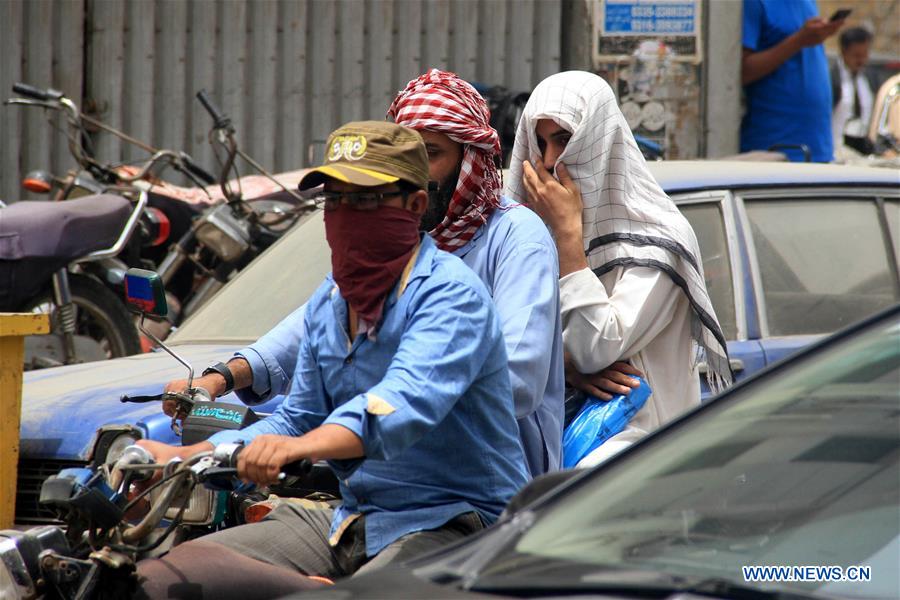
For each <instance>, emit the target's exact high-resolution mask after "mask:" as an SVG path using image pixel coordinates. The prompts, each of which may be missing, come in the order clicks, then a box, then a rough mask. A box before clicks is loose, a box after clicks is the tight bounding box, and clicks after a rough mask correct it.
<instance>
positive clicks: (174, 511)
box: [150, 485, 226, 525]
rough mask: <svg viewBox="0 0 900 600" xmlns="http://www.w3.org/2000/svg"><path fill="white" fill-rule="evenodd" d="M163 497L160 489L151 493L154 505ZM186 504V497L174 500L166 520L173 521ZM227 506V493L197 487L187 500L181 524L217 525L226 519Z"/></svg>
mask: <svg viewBox="0 0 900 600" xmlns="http://www.w3.org/2000/svg"><path fill="white" fill-rule="evenodd" d="M161 495H162V490H161V489H159V488H158V489H155V490H153V491H152V492H150V500H151V502H152V503H154V504H155V503H156V502H158V501H159V497H160V496H161ZM184 502H185V498H184V496H176V497H175V498H173V499H172V503H171V505H170V508H169V509H168V510H167V511H166V518H167V519H169V520H172V519H174V518H175V517H177V516H178V513H179V511H180V510H181V505H182V503H184ZM225 505H226V493H225V492H222V491H216V490H209V489H206V488H205V487H203V486H202V485H198V486H195V487H194V489H193V490H192V491H191V494H190V497H188V498H187V504H185V506H184V512H183V513H182V515H181V522H182V523H184V524H185V525H217V524H219V523H221V522H222V519H223V518H224V517H225Z"/></svg>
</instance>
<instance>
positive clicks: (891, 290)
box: [16, 161, 900, 524]
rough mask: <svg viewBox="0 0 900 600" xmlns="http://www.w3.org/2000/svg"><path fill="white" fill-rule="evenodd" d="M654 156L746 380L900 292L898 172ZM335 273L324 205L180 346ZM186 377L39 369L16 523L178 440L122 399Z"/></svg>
mask: <svg viewBox="0 0 900 600" xmlns="http://www.w3.org/2000/svg"><path fill="white" fill-rule="evenodd" d="M650 166H651V170H652V171H653V172H654V175H655V176H656V177H657V179H658V180H659V182H660V183H661V184H662V186H663V188H664V189H665V190H666V191H667V192H668V193H669V194H670V195H671V196H672V198H673V199H674V200H675V201H676V203H677V204H678V206H679V208H680V209H681V210H682V211H683V212H684V214H685V215H686V216H687V218H688V220H689V221H690V222H691V224H692V225H693V227H694V230H695V231H696V232H697V237H698V238H699V241H700V249H701V253H702V255H703V267H704V271H705V274H706V280H707V285H708V287H709V290H710V294H711V296H712V300H713V304H714V306H715V308H716V312H717V314H718V316H719V319H720V322H721V324H722V327H723V329H724V331H725V334H726V337H727V338H728V340H729V351H730V353H731V357H732V361H733V362H732V367H733V369H734V371H735V373H736V375H737V378H738V379H742V378H744V377H746V376H748V375H749V374H751V373H753V372H756V371H758V370H760V369H761V368H763V367H764V366H765V365H767V364H769V363H772V362H774V361H777V360H778V359H780V358H782V357H783V356H785V355H787V354H789V353H791V352H794V351H795V350H797V349H798V348H800V347H802V346H805V345H807V344H808V343H810V342H811V341H812V340H814V339H817V338H819V337H821V336H823V335H825V334H828V333H831V332H833V331H835V330H837V329H839V328H840V327H842V326H844V325H846V324H849V323H851V322H854V321H857V320H860V319H862V318H864V317H866V316H869V315H871V314H874V313H875V312H877V311H878V310H880V309H881V308H884V307H887V306H890V305H893V304H895V303H897V302H898V301H900V271H898V267H897V264H898V256H900V231H898V230H900V185H898V178H897V174H896V172H894V171H891V170H887V169H870V168H859V167H840V166H833V165H809V164H789V163H784V164H780V163H765V164H763V163H742V162H716V161H684V162H658V163H650ZM329 270H330V260H329V251H328V247H327V244H326V242H325V236H324V227H323V223H322V218H321V214H314V215H312V216H310V217H308V218H307V219H306V220H304V221H302V222H300V223H298V224H297V225H296V226H295V227H294V228H293V229H292V231H291V232H290V233H288V234H286V235H285V236H284V237H283V239H282V240H280V241H279V242H278V243H277V244H275V245H274V246H273V247H272V248H270V249H269V250H268V251H267V252H266V253H265V254H263V255H262V256H260V257H259V258H258V259H257V260H255V261H254V262H253V263H252V264H251V265H250V266H248V267H247V268H246V269H244V270H243V271H242V272H241V273H240V274H239V275H238V276H237V277H235V278H234V280H233V281H231V282H230V283H229V284H228V285H227V286H225V287H224V288H223V289H222V291H221V292H219V294H218V295H217V296H215V297H214V298H213V299H212V300H210V301H209V302H208V303H207V304H206V305H204V306H203V307H202V308H201V309H200V310H199V311H198V312H197V313H196V314H195V315H194V316H193V317H191V318H190V319H189V320H188V321H186V322H185V323H184V324H183V325H182V326H181V328H180V329H179V330H178V331H177V332H175V333H174V334H173V335H172V336H171V337H170V338H169V341H170V342H171V345H172V348H173V349H174V350H175V352H177V353H179V354H180V355H182V356H183V357H184V358H185V359H187V360H188V361H189V362H190V363H191V364H192V365H194V367H195V369H197V370H198V371H200V370H202V369H204V368H205V367H206V366H208V365H210V364H212V363H214V362H217V361H219V360H223V359H225V358H227V357H229V356H230V355H231V354H232V353H233V352H234V351H235V350H237V349H239V348H241V347H244V346H246V345H247V344H248V343H250V342H252V341H253V340H255V339H256V338H258V337H259V336H260V335H262V334H263V333H265V332H266V331H268V330H269V329H270V328H271V327H273V326H274V325H275V324H276V323H278V322H279V321H280V320H281V319H282V318H284V317H285V316H287V315H288V314H289V313H290V312H291V311H292V310H293V309H295V308H296V307H297V306H299V305H300V304H302V303H303V302H304V301H305V300H306V299H307V298H308V297H309V296H310V295H311V294H312V292H313V291H314V290H315V289H316V287H317V286H318V285H319V283H320V282H321V281H322V279H323V278H324V276H325V275H326V273H327V272H328V271H329ZM701 368H702V365H701ZM186 375H187V373H186V370H185V368H184V367H183V366H181V365H180V364H179V363H177V362H176V361H175V360H173V359H172V358H171V357H170V356H169V355H168V354H166V353H164V352H154V353H149V354H143V355H137V356H129V357H126V358H119V359H115V360H109V361H103V362H94V363H85V364H81V365H70V366H65V367H59V368H55V369H47V370H42V371H31V372H28V373H26V374H25V382H24V387H23V399H22V433H21V451H20V452H21V454H20V457H21V458H20V461H19V477H18V491H17V496H16V521H17V522H18V523H22V524H28V523H43V522H49V521H50V520H52V518H53V515H51V514H49V513H48V512H46V511H44V510H42V509H41V508H40V507H39V505H38V503H37V495H38V492H39V490H40V485H41V482H42V481H43V480H44V479H45V478H46V477H47V476H49V475H52V474H55V473H56V472H58V471H59V470H60V469H61V468H64V467H68V466H76V465H84V464H86V463H87V462H89V461H92V460H103V459H104V458H106V457H108V456H112V455H114V454H115V453H116V452H119V451H121V449H122V448H124V447H125V446H126V445H128V444H130V443H131V442H132V441H134V440H135V439H137V438H141V437H142V438H150V439H155V440H160V441H164V442H169V443H177V440H178V438H177V437H176V436H175V435H174V433H173V432H172V430H171V427H170V424H171V423H170V419H169V418H168V417H167V416H165V415H164V414H162V412H161V410H160V406H159V405H158V404H138V405H135V404H122V403H121V402H119V397H120V396H121V395H122V394H128V395H142V394H148V395H149V394H158V393H159V392H160V391H161V388H162V386H163V384H165V383H166V382H167V381H170V380H172V379H177V378H184V377H186ZM223 400H224V401H226V402H229V401H230V402H235V403H237V402H238V400H237V398H236V397H233V396H226V397H225V398H224V399H223ZM280 401H281V399H280V398H275V399H273V400H271V401H269V402H268V403H266V404H264V405H262V406H260V407H259V408H258V412H260V413H263V414H265V413H268V412H271V411H272V410H274V408H275V407H276V406H277V405H278V404H279V402H280Z"/></svg>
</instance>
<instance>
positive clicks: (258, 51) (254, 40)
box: [241, 2, 280, 165]
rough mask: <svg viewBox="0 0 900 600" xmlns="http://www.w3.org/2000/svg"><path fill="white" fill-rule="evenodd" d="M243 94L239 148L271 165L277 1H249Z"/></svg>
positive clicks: (275, 104) (275, 107)
mask: <svg viewBox="0 0 900 600" xmlns="http://www.w3.org/2000/svg"><path fill="white" fill-rule="evenodd" d="M249 12H250V15H249V21H248V22H249V25H250V27H249V29H248V31H247V43H248V44H249V47H250V48H249V50H250V52H249V56H248V60H247V67H246V70H245V80H244V81H245V85H246V86H247V88H246V90H245V94H244V98H245V100H246V101H247V102H248V104H247V105H246V106H245V107H244V109H245V113H246V120H245V121H244V122H245V123H246V129H243V130H242V137H241V147H242V148H243V149H244V151H245V152H247V153H248V154H249V155H250V156H252V157H253V158H254V160H257V161H259V163H260V164H262V165H274V164H275V135H274V134H275V129H276V123H275V122H274V121H273V119H272V117H273V116H276V115H277V114H278V107H279V104H280V102H279V100H278V86H277V83H276V79H277V75H278V35H277V31H278V19H279V15H278V3H276V2H252V3H251V4H250V6H249Z"/></svg>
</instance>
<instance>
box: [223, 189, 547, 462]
mask: <svg viewBox="0 0 900 600" xmlns="http://www.w3.org/2000/svg"><path fill="white" fill-rule="evenodd" d="M453 254H455V255H456V256H459V257H460V258H461V259H462V260H463V262H464V263H465V264H466V265H468V266H469V268H471V269H472V271H474V272H475V274H476V275H478V277H480V278H481V280H482V281H483V282H484V284H485V285H486V286H487V288H488V290H489V292H490V294H491V297H492V298H493V299H494V304H495V306H496V309H497V314H498V315H499V316H500V327H501V329H502V331H503V337H504V340H505V342H506V353H507V356H508V357H509V371H510V381H511V383H512V391H513V399H514V400H515V406H516V417H517V418H518V421H519V432H520V433H519V435H520V437H521V439H522V445H523V447H524V449H525V460H526V463H527V466H528V471H529V473H530V474H531V475H532V476H533V477H536V476H537V475H540V474H542V473H546V472H548V471H555V470H557V469H559V468H560V467H561V464H562V451H561V447H562V423H563V412H564V409H563V404H564V398H565V375H564V372H563V351H562V333H561V332H562V323H561V318H560V313H559V260H558V258H557V253H556V244H555V243H554V242H553V239H552V238H551V237H550V233H549V232H548V231H547V228H546V226H544V223H543V221H541V219H540V218H539V217H538V216H537V215H535V214H534V212H532V211H531V210H529V209H528V208H526V207H524V206H521V205H518V204H514V203H512V202H511V201H509V200H507V199H506V198H504V199H502V201H501V205H500V208H499V209H497V210H495V211H494V212H492V213H491V215H490V216H489V217H488V221H487V223H486V224H485V225H484V226H483V227H480V228H479V229H478V231H477V232H476V233H475V235H474V236H473V237H472V239H471V240H470V241H469V242H468V243H467V244H465V245H464V246H462V247H460V248H458V249H457V250H456V251H454V253H453ZM304 310H305V309H304V307H302V306H301V307H300V308H299V309H297V310H296V311H294V312H293V313H292V314H290V315H289V316H288V317H286V318H285V319H284V320H282V321H281V322H280V323H279V324H278V325H276V326H275V327H274V328H273V329H272V330H271V331H269V332H268V333H267V334H266V335H264V336H263V337H261V338H260V339H259V340H258V341H257V342H256V343H254V344H252V345H251V346H249V347H248V348H245V349H243V350H241V351H240V352H238V353H237V355H238V356H242V357H243V358H245V359H246V360H247V362H248V363H249V364H250V367H251V369H252V371H253V384H252V386H251V387H250V388H245V389H243V390H239V391H238V392H237V395H238V397H239V398H240V399H241V400H242V401H243V402H245V403H247V404H257V403H259V402H263V401H265V400H268V399H269V398H271V397H272V396H274V395H277V394H281V393H284V391H285V389H286V388H287V384H288V383H289V381H290V375H291V374H292V373H293V372H294V364H295V360H296V356H297V350H298V348H299V346H300V339H301V333H302V330H303V329H302V325H301V324H302V322H303V314H304Z"/></svg>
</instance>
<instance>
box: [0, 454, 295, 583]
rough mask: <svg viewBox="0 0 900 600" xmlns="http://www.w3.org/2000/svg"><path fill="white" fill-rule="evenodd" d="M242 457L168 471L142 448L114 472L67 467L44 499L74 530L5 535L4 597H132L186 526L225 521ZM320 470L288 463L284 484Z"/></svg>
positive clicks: (212, 458)
mask: <svg viewBox="0 0 900 600" xmlns="http://www.w3.org/2000/svg"><path fill="white" fill-rule="evenodd" d="M242 449H243V447H242V446H241V445H240V444H221V445H219V446H217V447H216V448H215V450H213V451H211V452H202V453H199V454H196V455H194V456H192V457H190V458H188V459H186V460H183V461H180V460H175V461H170V462H169V463H166V464H164V465H163V464H158V463H156V462H155V459H154V457H153V456H152V455H151V454H150V453H149V452H147V451H146V450H145V449H144V448H142V447H140V446H136V445H133V446H128V447H126V448H125V449H124V450H123V452H122V454H121V456H120V457H119V458H118V460H116V462H115V463H113V464H109V465H99V466H97V467H93V468H77V469H64V470H62V471H60V472H59V473H58V474H57V475H55V476H52V477H50V478H48V479H47V480H46V481H45V482H44V484H43V486H42V487H41V497H40V501H41V503H42V504H44V505H47V506H51V507H53V508H55V509H56V510H57V511H58V513H59V514H60V516H61V517H62V519H63V521H64V523H65V526H64V527H60V526H56V525H47V526H44V527H38V528H35V529H30V530H27V531H19V530H4V531H0V597H3V598H10V599H14V600H20V599H21V600H26V599H28V600H30V599H33V598H60V599H66V600H89V599H99V600H105V599H120V598H128V597H130V596H131V594H132V592H133V590H134V587H135V585H136V583H137V580H136V577H135V568H136V564H137V562H138V561H139V560H141V559H142V558H146V557H150V556H153V555H154V552H155V551H157V549H159V548H160V547H162V546H163V544H164V543H166V542H168V541H171V540H170V537H171V536H172V534H173V533H174V532H175V531H176V530H178V529H179V528H184V527H186V526H201V527H213V526H216V525H218V524H219V523H221V522H222V520H223V514H224V512H223V506H222V496H223V495H225V494H227V493H228V492H230V491H233V490H235V489H238V488H240V487H241V486H243V485H244V484H242V483H240V482H239V480H237V478H236V474H237V469H236V465H237V457H238V455H239V454H240V451H241V450H242ZM310 468H311V465H310V462H309V461H308V460H303V461H299V462H297V463H292V464H290V465H285V466H284V468H283V473H282V477H283V478H284V477H287V476H288V475H292V476H295V477H302V476H303V475H304V474H305V473H307V472H308V471H309V469H310ZM156 472H160V473H161V478H160V479H159V480H158V481H157V482H156V483H153V484H152V485H149V487H147V488H145V489H144V490H143V491H141V492H138V493H137V494H132V495H129V489H130V487H131V485H132V484H133V483H137V482H140V481H147V480H149V479H150V478H151V477H152V476H153V474H154V473H156ZM142 502H147V503H148V510H147V512H146V514H145V515H144V516H143V517H142V518H141V519H140V520H139V521H137V522H133V521H130V520H129V519H128V516H127V515H128V514H129V511H131V510H132V509H134V508H135V507H138V506H140V504H141V503H142ZM164 521H168V524H167V525H165V526H164V527H160V526H161V524H162V523H163V522H164Z"/></svg>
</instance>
